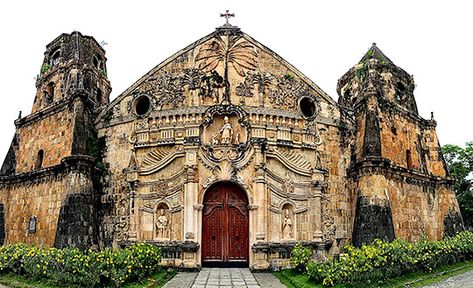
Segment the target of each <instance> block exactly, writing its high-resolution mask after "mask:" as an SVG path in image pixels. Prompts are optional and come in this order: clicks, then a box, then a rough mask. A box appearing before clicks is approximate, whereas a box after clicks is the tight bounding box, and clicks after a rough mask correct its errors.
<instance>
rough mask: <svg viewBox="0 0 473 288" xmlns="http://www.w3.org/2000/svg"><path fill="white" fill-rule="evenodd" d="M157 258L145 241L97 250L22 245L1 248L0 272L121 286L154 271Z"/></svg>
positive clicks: (59, 281)
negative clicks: (122, 246) (123, 246)
mask: <svg viewBox="0 0 473 288" xmlns="http://www.w3.org/2000/svg"><path fill="white" fill-rule="evenodd" d="M160 261H161V250H160V249H159V248H158V247H156V246H153V245H150V244H145V243H136V244H133V245H132V246H130V247H127V248H125V249H120V250H113V249H105V250H103V251H100V252H95V251H85V252H82V251H80V250H78V249H77V248H66V249H62V250H61V249H56V248H39V247H35V246H30V245H25V244H14V245H5V246H2V247H0V273H1V274H5V273H13V274H18V275H25V276H27V277H31V278H34V279H47V280H49V281H51V282H52V283H54V284H58V285H61V286H64V285H65V286H81V287H120V286H121V285H122V284H123V283H126V282H131V281H134V280H139V279H144V278H145V277H147V276H149V275H151V274H152V273H154V272H156V271H157V270H158V269H159V266H158V265H159V262H160Z"/></svg>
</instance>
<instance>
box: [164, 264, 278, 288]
mask: <svg viewBox="0 0 473 288" xmlns="http://www.w3.org/2000/svg"><path fill="white" fill-rule="evenodd" d="M178 287H179V288H181V287H182V288H217V287H219V288H230V287H235V288H243V287H245V288H266V287H271V288H284V287H285V286H284V285H282V284H281V282H279V280H278V279H277V278H276V277H275V276H274V275H273V274H271V273H255V274H253V273H251V272H250V270H249V269H248V268H202V270H201V271H200V272H199V273H189V272H179V273H177V275H176V276H175V277H174V278H173V279H171V281H169V282H168V283H166V285H164V287H163V288H178Z"/></svg>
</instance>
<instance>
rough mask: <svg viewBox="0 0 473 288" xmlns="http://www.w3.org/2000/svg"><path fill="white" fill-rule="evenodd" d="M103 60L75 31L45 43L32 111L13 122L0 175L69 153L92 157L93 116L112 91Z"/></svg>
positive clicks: (56, 160) (96, 45)
mask: <svg viewBox="0 0 473 288" xmlns="http://www.w3.org/2000/svg"><path fill="white" fill-rule="evenodd" d="M106 60H107V59H106V57H105V50H104V49H103V48H102V47H101V46H100V45H99V43H97V41H96V40H95V39H94V38H93V37H90V36H84V35H82V34H81V33H80V32H77V31H74V32H72V33H71V34H62V35H60V36H59V37H57V38H56V39H54V40H53V41H52V42H51V43H49V44H48V45H47V46H46V52H45V53H44V60H43V64H42V65H41V69H40V74H39V75H38V78H37V80H36V96H35V99H34V102H33V108H32V111H31V114H30V115H27V116H25V117H23V118H19V119H17V120H16V121H15V125H16V128H17V129H16V135H15V137H14V140H13V142H12V147H11V148H10V151H9V154H8V155H7V158H6V161H5V163H4V165H3V167H2V173H4V174H15V173H26V172H29V171H33V170H37V169H42V168H46V167H51V166H55V165H58V164H59V163H61V161H62V160H63V159H64V158H66V157H69V156H78V155H79V156H80V155H89V156H94V155H91V153H92V150H94V147H91V145H95V144H96V142H97V141H94V137H95V136H94V135H95V133H94V130H95V129H94V126H93V119H94V117H95V114H96V113H97V112H99V111H100V110H101V109H102V108H104V107H106V105H107V104H108V103H109V95H110V92H111V87H110V82H109V81H108V79H107V67H106ZM13 146H15V147H13ZM95 150H96V149H95ZM92 154H93V153H92Z"/></svg>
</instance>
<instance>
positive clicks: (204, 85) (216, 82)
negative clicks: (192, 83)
mask: <svg viewBox="0 0 473 288" xmlns="http://www.w3.org/2000/svg"><path fill="white" fill-rule="evenodd" d="M221 87H223V78H222V76H220V75H219V74H218V73H217V71H215V70H214V71H212V72H211V73H210V75H206V76H204V77H202V81H201V82H200V89H199V96H200V97H202V98H204V97H211V98H212V100H213V102H214V103H218V97H219V88H221Z"/></svg>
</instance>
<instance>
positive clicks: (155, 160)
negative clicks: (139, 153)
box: [140, 147, 185, 175]
mask: <svg viewBox="0 0 473 288" xmlns="http://www.w3.org/2000/svg"><path fill="white" fill-rule="evenodd" d="M184 156H185V152H184V151H179V150H176V149H175V148H164V147H162V148H158V149H154V150H152V151H151V152H149V153H148V155H146V157H145V158H144V159H143V161H142V164H141V169H140V174H141V175H149V174H152V173H155V172H157V171H159V170H161V169H163V168H164V167H165V166H166V165H167V164H169V163H171V162H172V161H174V160H175V159H176V158H180V157H184Z"/></svg>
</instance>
